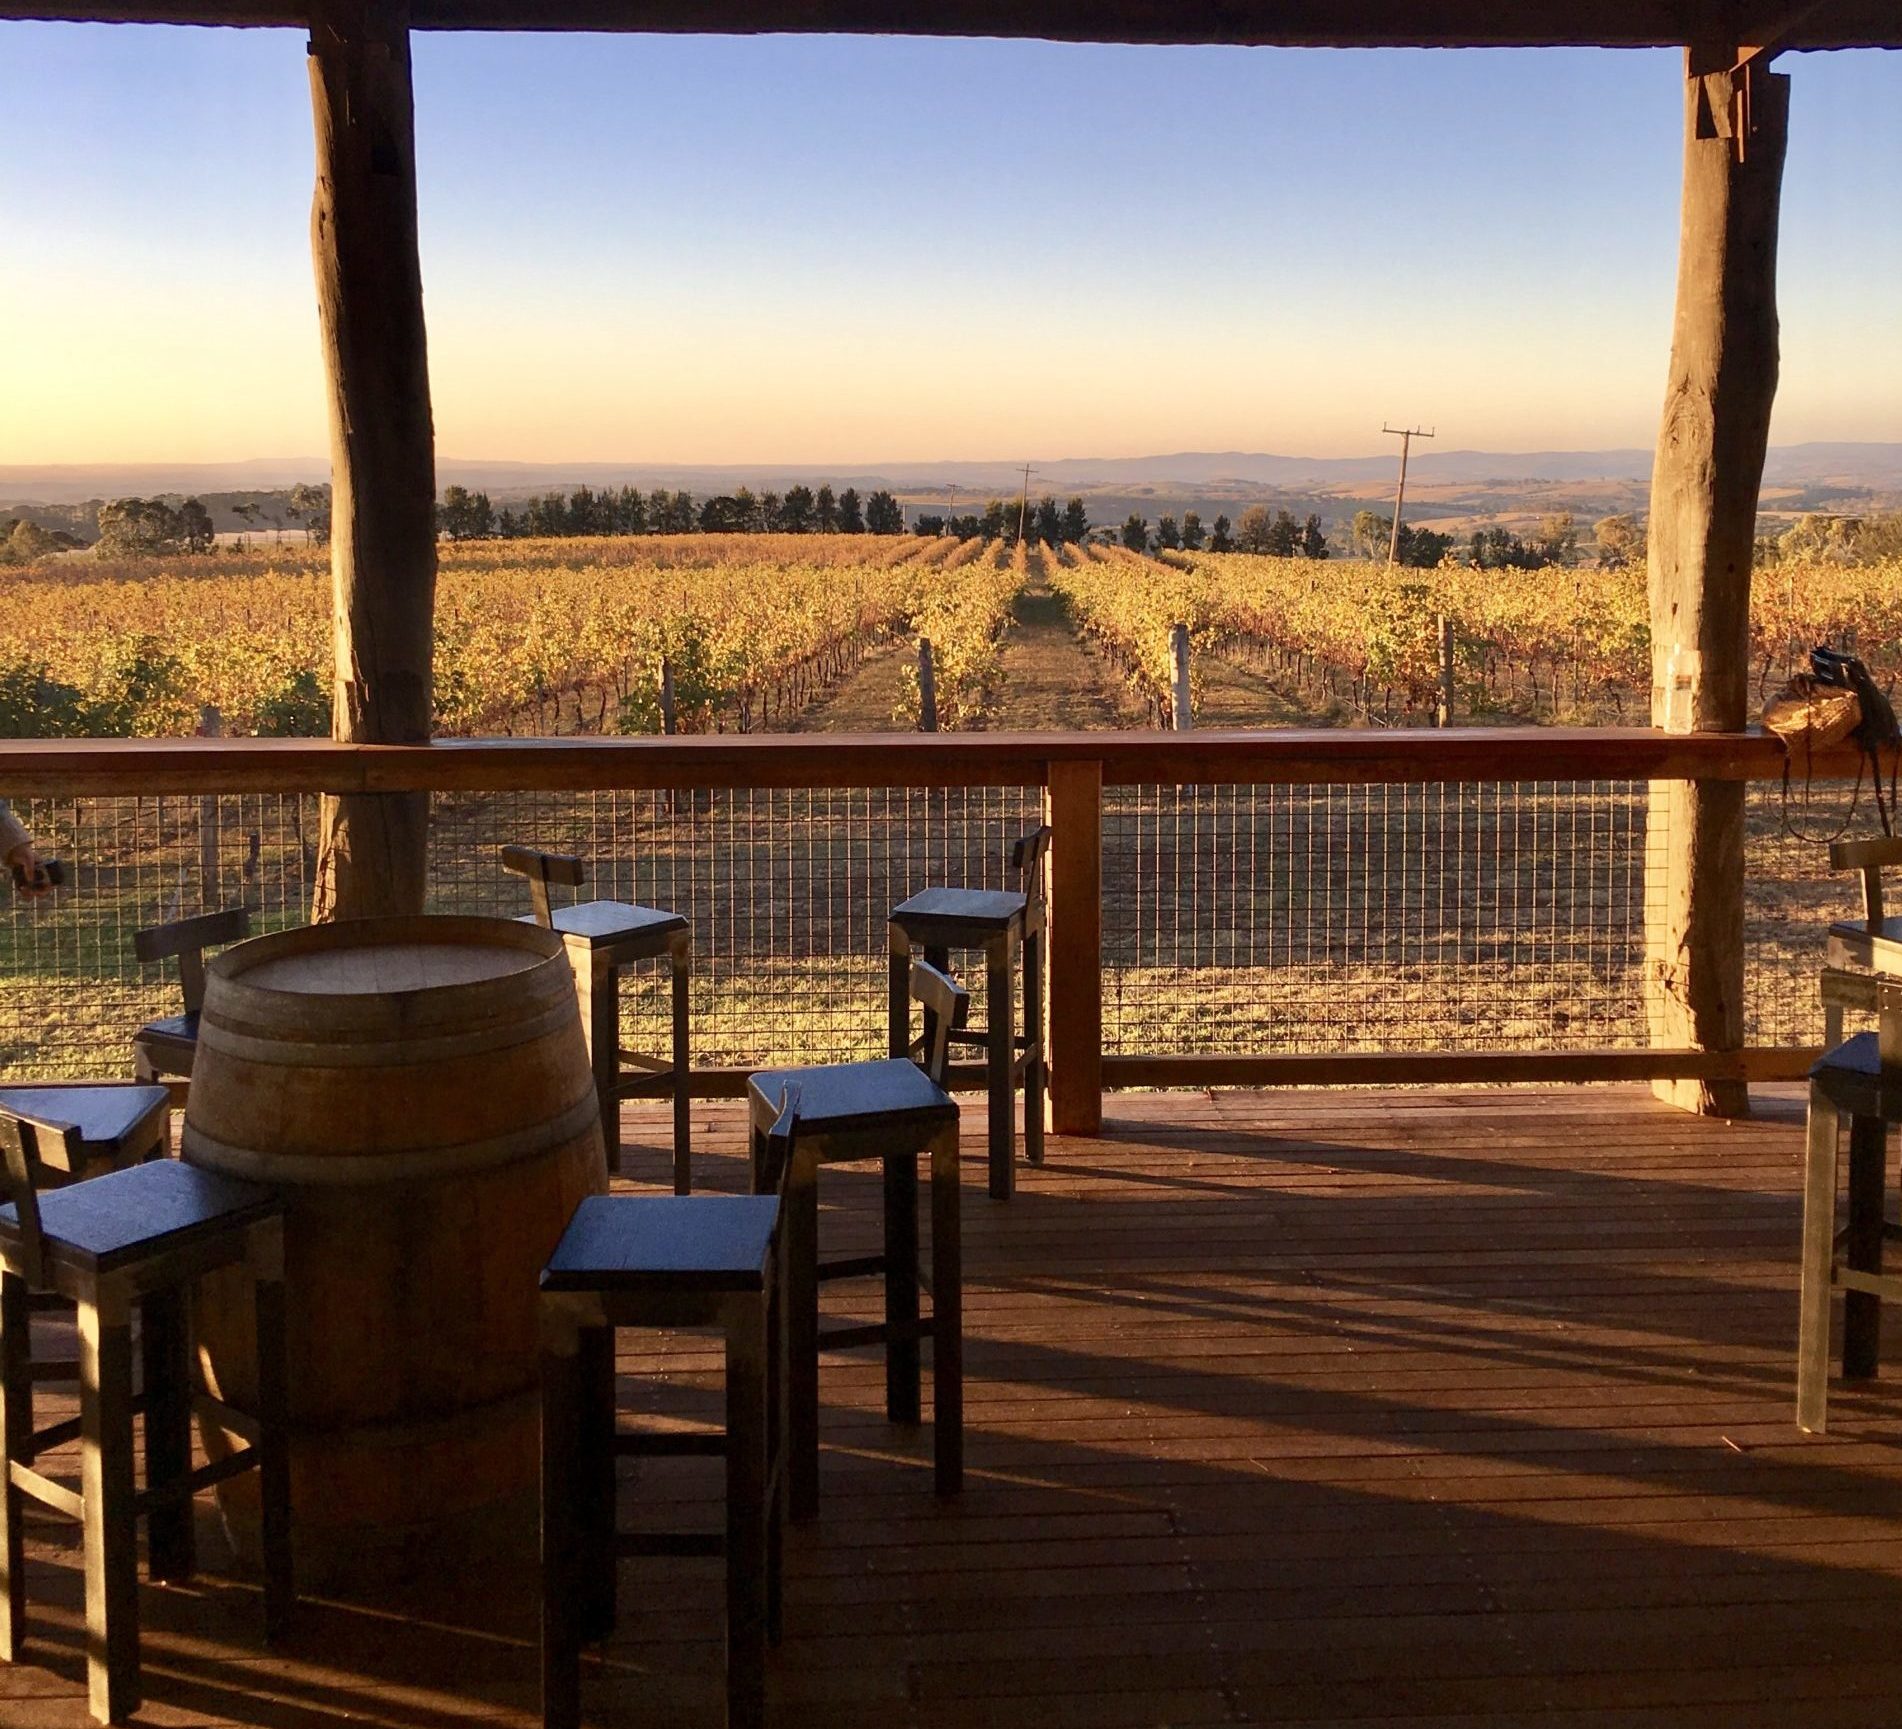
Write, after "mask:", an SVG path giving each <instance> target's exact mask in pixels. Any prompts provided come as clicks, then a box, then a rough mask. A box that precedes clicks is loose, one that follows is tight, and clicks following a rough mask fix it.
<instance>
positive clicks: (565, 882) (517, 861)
mask: <svg viewBox="0 0 1902 1729" xmlns="http://www.w3.org/2000/svg"><path fill="white" fill-rule="evenodd" d="M502 868H503V869H504V870H505V871H513V872H514V873H515V874H516V875H517V876H518V877H527V878H528V898H529V903H530V904H531V905H532V906H533V907H534V909H535V922H536V923H537V924H538V925H540V926H541V927H542V928H543V929H544V930H546V929H548V928H549V927H550V926H551V925H553V924H554V922H555V910H554V908H553V907H552V906H551V905H550V904H549V901H548V885H549V884H550V883H560V884H561V885H562V887H564V888H571V889H578V888H580V887H581V885H582V884H583V883H585V882H586V881H587V880H588V867H587V866H586V865H585V864H583V863H582V862H581V860H580V859H579V858H578V857H576V856H575V854H573V853H570V852H537V851H536V850H535V849H534V848H533V847H526V846H505V847H504V848H503V849H502Z"/></svg>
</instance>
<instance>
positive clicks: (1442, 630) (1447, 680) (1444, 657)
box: [1433, 612, 1453, 726]
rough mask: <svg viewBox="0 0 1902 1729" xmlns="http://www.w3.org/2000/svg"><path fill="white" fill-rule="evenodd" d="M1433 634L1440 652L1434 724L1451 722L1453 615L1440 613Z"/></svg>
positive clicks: (1443, 724) (1445, 724)
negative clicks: (1438, 686)
mask: <svg viewBox="0 0 1902 1729" xmlns="http://www.w3.org/2000/svg"><path fill="white" fill-rule="evenodd" d="M1435 635H1436V636H1437V638H1438V640H1439V653H1440V706H1439V712H1438V713H1437V714H1435V715H1434V717H1433V723H1434V725H1435V726H1451V725H1452V724H1453V615H1452V614H1451V613H1448V612H1443V613H1441V614H1440V616H1439V618H1438V619H1437V620H1436V621H1435Z"/></svg>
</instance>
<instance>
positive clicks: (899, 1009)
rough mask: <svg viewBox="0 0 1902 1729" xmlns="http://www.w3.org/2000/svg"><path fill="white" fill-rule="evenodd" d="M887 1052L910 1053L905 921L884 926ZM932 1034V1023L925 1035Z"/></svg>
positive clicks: (908, 942) (908, 946) (908, 957)
mask: <svg viewBox="0 0 1902 1729" xmlns="http://www.w3.org/2000/svg"><path fill="white" fill-rule="evenodd" d="M885 949H886V954H885V1052H886V1055H888V1056H894V1057H903V1056H909V1055H910V1054H911V935H910V933H909V932H908V931H906V929H905V927H904V926H903V925H895V924H888V925H887V926H886V927H885ZM930 1036H931V1029H930V1027H929V1026H927V1027H926V1028H925V1037H926V1038H929V1037H930Z"/></svg>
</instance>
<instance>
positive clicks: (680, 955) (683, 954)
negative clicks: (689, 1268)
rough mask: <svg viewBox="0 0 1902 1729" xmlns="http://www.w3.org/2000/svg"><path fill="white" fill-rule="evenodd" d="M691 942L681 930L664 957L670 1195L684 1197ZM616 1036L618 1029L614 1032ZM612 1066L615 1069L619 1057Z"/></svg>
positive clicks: (688, 1157) (689, 1147)
mask: <svg viewBox="0 0 1902 1729" xmlns="http://www.w3.org/2000/svg"><path fill="white" fill-rule="evenodd" d="M692 951H693V941H692V938H691V937H690V936H689V935H688V934H687V932H685V931H681V932H680V933H678V934H677V935H676V936H675V937H674V938H673V939H672V941H671V942H670V943H669V944H668V947H667V955H668V960H669V962H670V963H671V966H672V970H673V975H674V1193H675V1194H677V1195H685V1194H689V1193H691V1192H692V1189H693V1164H692V1156H693V1095H692V1092H691V1090H690V1081H691V1078H692V1063H691V1060H690V1058H691V1046H692V1041H691V1039H690V1038H689V1036H688V1010H689V1005H690V1003H691V1000H692V986H693V952H692ZM615 1037H616V1040H617V1046H618V1040H619V1037H620V1029H619V1028H618V1027H617V1028H616V1029H615ZM616 1063H617V1066H618V1063H619V1058H618V1056H617V1058H616Z"/></svg>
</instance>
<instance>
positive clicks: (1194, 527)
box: [1182, 510, 1208, 552]
mask: <svg viewBox="0 0 1902 1729" xmlns="http://www.w3.org/2000/svg"><path fill="white" fill-rule="evenodd" d="M1207 538H1208V531H1207V530H1206V529H1205V528H1204V527H1203V526H1202V518H1201V516H1200V514H1199V513H1198V512H1196V511H1193V510H1185V511H1184V512H1183V513H1182V547H1183V550H1184V551H1185V552H1200V551H1201V550H1202V542H1203V541H1204V540H1206V539H1207Z"/></svg>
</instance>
